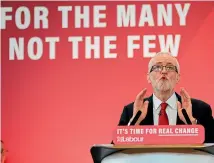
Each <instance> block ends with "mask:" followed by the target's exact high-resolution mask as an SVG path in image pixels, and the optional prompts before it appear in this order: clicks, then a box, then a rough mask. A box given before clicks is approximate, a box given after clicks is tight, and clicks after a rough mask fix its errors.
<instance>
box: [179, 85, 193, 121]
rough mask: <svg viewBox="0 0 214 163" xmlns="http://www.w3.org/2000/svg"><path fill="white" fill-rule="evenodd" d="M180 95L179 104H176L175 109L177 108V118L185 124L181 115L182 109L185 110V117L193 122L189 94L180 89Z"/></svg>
mask: <svg viewBox="0 0 214 163" xmlns="http://www.w3.org/2000/svg"><path fill="white" fill-rule="evenodd" d="M180 95H181V102H182V105H181V103H180V102H179V101H178V102H177V107H178V116H179V118H180V119H181V120H182V121H183V122H184V123H186V124H187V122H186V120H185V118H184V115H183V113H182V109H185V110H186V112H187V115H188V117H189V119H190V121H191V122H193V121H195V118H194V117H193V115H192V102H191V98H190V96H189V94H188V93H187V91H186V90H185V89H184V88H181V91H180Z"/></svg>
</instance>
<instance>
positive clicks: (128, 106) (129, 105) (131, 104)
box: [125, 97, 149, 108]
mask: <svg viewBox="0 0 214 163" xmlns="http://www.w3.org/2000/svg"><path fill="white" fill-rule="evenodd" d="M146 100H149V98H148V97H147V98H144V99H143V101H146ZM133 107H134V102H131V103H129V104H127V105H126V106H125V108H133Z"/></svg>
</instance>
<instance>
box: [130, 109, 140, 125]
mask: <svg viewBox="0 0 214 163" xmlns="http://www.w3.org/2000/svg"><path fill="white" fill-rule="evenodd" d="M141 114H142V111H140V110H138V112H137V114H136V115H135V117H134V119H133V120H132V121H131V122H129V124H128V126H133V125H135V123H136V122H137V120H138V118H139V117H140V115H141Z"/></svg>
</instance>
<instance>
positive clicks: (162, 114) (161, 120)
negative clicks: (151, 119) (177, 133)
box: [159, 102, 169, 125]
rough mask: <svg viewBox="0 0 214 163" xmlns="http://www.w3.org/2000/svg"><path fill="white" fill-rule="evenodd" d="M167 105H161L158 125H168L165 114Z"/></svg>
mask: <svg viewBox="0 0 214 163" xmlns="http://www.w3.org/2000/svg"><path fill="white" fill-rule="evenodd" d="M166 107H167V103H164V102H163V103H161V110H160V114H159V125H169V120H168V117H167V114H166Z"/></svg>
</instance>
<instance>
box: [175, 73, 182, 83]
mask: <svg viewBox="0 0 214 163" xmlns="http://www.w3.org/2000/svg"><path fill="white" fill-rule="evenodd" d="M180 77H181V76H180V74H177V75H176V83H178V82H179V81H180Z"/></svg>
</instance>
